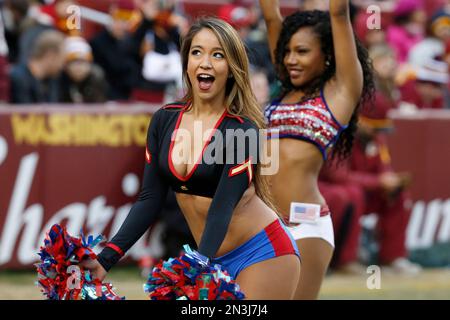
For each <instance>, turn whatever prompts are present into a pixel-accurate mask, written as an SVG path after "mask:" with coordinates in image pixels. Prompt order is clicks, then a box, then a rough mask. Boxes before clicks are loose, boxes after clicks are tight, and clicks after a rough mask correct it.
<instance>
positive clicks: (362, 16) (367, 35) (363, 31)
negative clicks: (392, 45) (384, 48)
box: [354, 10, 386, 48]
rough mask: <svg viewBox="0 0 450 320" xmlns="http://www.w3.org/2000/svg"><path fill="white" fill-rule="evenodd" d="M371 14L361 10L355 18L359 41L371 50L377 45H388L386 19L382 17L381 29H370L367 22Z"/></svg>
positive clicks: (355, 28)
mask: <svg viewBox="0 0 450 320" xmlns="http://www.w3.org/2000/svg"><path fill="white" fill-rule="evenodd" d="M370 15H371V14H369V13H367V12H366V11H365V10H360V12H359V13H357V15H356V17H355V22H354V24H355V27H354V30H355V33H356V35H357V36H358V39H359V40H361V41H362V43H364V45H365V46H366V47H367V48H370V47H372V46H375V45H379V44H385V43H386V31H385V26H384V23H383V22H384V20H385V19H384V18H385V16H384V15H382V16H381V19H380V22H381V25H380V28H368V27H367V21H368V19H369V18H370Z"/></svg>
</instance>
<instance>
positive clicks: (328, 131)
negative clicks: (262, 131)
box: [265, 90, 347, 160]
mask: <svg viewBox="0 0 450 320" xmlns="http://www.w3.org/2000/svg"><path fill="white" fill-rule="evenodd" d="M280 101H281V99H276V100H274V101H273V102H272V103H271V104H270V105H269V106H267V108H266V110H265V117H266V122H267V125H268V138H269V139H270V138H293V139H301V140H305V141H308V142H310V143H312V144H314V145H315V146H317V148H319V150H320V153H321V154H322V156H323V159H324V160H326V158H327V150H328V148H329V147H331V146H333V144H334V143H335V142H336V141H337V139H338V138H339V135H340V134H341V132H342V131H343V130H345V129H346V128H347V126H343V125H341V124H340V123H339V121H337V120H336V118H335V117H334V116H333V113H332V112H331V110H330V108H329V107H328V105H327V102H326V101H325V96H324V94H323V90H321V91H320V96H318V97H315V98H311V99H308V100H305V101H303V102H301V103H280Z"/></svg>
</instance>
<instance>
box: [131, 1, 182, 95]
mask: <svg viewBox="0 0 450 320" xmlns="http://www.w3.org/2000/svg"><path fill="white" fill-rule="evenodd" d="M136 4H137V7H138V8H139V9H140V10H141V12H142V14H143V19H142V22H141V23H140V25H139V27H138V28H137V29H136V31H135V32H134V33H133V34H132V35H131V36H130V37H129V38H128V39H127V47H128V50H129V51H128V52H129V54H130V55H131V57H132V59H133V64H134V67H133V71H132V72H133V76H134V79H133V89H132V93H131V99H132V100H135V101H145V102H152V103H162V102H163V101H164V100H165V95H166V93H167V89H168V88H169V86H171V85H172V86H178V87H180V86H181V83H182V78H181V77H182V72H181V58H180V55H179V46H180V33H179V29H180V27H182V25H184V19H183V18H181V17H180V16H178V15H176V14H175V13H174V12H173V9H174V8H173V7H164V6H161V5H160V3H159V1H156V0H145V1H144V0H136Z"/></svg>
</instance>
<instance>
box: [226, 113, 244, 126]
mask: <svg viewBox="0 0 450 320" xmlns="http://www.w3.org/2000/svg"><path fill="white" fill-rule="evenodd" d="M227 117H229V118H234V119H237V120H238V121H239V122H240V123H244V120H243V119H242V118H241V117H239V116H236V115H234V114H231V113H228V112H227Z"/></svg>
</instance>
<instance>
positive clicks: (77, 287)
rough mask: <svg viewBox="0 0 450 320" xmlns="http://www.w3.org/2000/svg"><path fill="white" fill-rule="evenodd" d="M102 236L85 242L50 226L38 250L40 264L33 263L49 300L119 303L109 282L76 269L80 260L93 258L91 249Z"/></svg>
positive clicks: (86, 271)
mask: <svg viewBox="0 0 450 320" xmlns="http://www.w3.org/2000/svg"><path fill="white" fill-rule="evenodd" d="M102 240H103V237H102V236H98V237H97V238H95V239H94V238H93V237H92V236H89V237H88V238H87V239H85V238H84V236H83V235H82V236H81V237H80V238H74V237H71V236H70V235H69V234H68V233H67V231H66V229H65V228H63V227H61V226H60V225H58V224H55V225H53V226H52V228H51V229H50V231H49V232H48V233H47V235H46V238H45V240H44V246H43V247H41V248H40V252H39V256H40V257H41V259H40V260H41V262H40V263H37V264H36V267H37V272H38V281H37V282H36V284H37V285H38V286H39V287H40V289H41V291H42V293H43V294H44V296H46V297H47V299H49V300H122V299H124V298H121V297H119V296H118V295H117V294H116V293H115V292H114V291H113V287H112V285H111V284H110V283H102V282H101V281H100V280H98V279H92V276H91V274H90V272H89V271H88V270H84V269H83V268H82V267H79V266H78V264H79V263H80V262H81V261H83V260H84V259H88V258H90V259H96V258H97V255H96V254H95V253H94V251H93V248H94V247H95V246H96V245H97V244H98V243H99V242H101V241H102Z"/></svg>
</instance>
